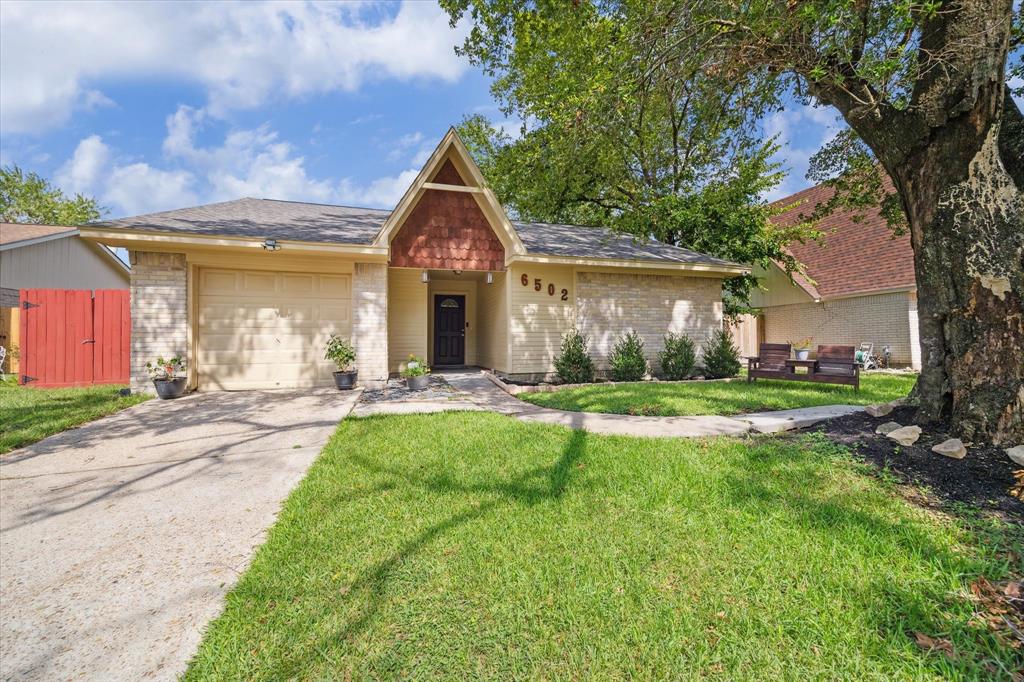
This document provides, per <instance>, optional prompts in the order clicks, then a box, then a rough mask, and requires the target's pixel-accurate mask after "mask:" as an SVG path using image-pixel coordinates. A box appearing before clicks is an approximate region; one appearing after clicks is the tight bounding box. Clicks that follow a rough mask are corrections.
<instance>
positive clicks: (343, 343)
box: [324, 334, 356, 372]
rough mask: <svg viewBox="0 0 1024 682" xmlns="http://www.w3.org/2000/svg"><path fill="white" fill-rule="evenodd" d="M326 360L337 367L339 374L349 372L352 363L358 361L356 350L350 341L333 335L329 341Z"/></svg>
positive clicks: (325, 355) (325, 354)
mask: <svg viewBox="0 0 1024 682" xmlns="http://www.w3.org/2000/svg"><path fill="white" fill-rule="evenodd" d="M324 359H325V360H330V361H331V362H333V363H334V364H335V365H337V366H338V371H339V372H348V371H349V370H350V369H351V367H352V363H353V362H355V361H356V349H355V348H353V347H352V342H350V341H349V340H348V339H343V338H341V337H340V336H336V335H334V334H331V338H330V339H329V340H328V341H327V348H326V349H325V352H324Z"/></svg>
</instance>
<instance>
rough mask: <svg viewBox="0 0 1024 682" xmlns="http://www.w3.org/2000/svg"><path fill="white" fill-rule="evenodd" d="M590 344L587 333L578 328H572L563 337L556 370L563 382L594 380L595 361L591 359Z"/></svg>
mask: <svg viewBox="0 0 1024 682" xmlns="http://www.w3.org/2000/svg"><path fill="white" fill-rule="evenodd" d="M588 345H589V341H588V339H587V337H586V335H585V334H583V333H581V332H580V331H579V330H577V329H570V330H569V331H568V332H566V333H565V336H563V337H562V347H561V349H560V350H559V352H558V357H556V358H555V372H556V373H557V374H558V378H559V379H560V380H561V381H562V382H563V383H566V384H587V383H590V382H591V381H593V380H594V361H593V360H591V359H590V353H589V349H588Z"/></svg>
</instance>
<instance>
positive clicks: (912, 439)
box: [885, 426, 921, 445]
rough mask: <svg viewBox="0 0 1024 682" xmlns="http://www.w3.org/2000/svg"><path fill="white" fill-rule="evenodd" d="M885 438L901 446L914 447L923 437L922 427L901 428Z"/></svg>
mask: <svg viewBox="0 0 1024 682" xmlns="http://www.w3.org/2000/svg"><path fill="white" fill-rule="evenodd" d="M885 437H886V438H891V439H892V440H894V441H896V442H897V443H899V444H900V445H913V444H914V443H916V442H917V439H918V438H920V437H921V427H920V426H901V427H900V428H898V429H895V430H893V431H890V432H889V433H887V434H885Z"/></svg>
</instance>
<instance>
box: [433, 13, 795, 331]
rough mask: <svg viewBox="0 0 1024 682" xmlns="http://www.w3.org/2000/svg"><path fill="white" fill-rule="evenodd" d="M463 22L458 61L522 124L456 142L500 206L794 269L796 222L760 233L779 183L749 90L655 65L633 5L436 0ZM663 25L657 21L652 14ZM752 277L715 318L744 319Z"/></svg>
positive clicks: (478, 131)
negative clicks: (488, 77)
mask: <svg viewBox="0 0 1024 682" xmlns="http://www.w3.org/2000/svg"><path fill="white" fill-rule="evenodd" d="M443 4H444V6H445V7H446V8H447V9H448V10H449V12H450V13H451V14H452V17H453V18H456V17H460V16H462V15H463V14H465V13H469V14H471V15H472V18H473V20H474V23H475V26H474V29H473V31H472V32H471V34H470V36H469V38H468V39H467V40H466V42H465V44H464V45H463V47H462V51H463V52H464V53H465V54H467V55H468V56H469V57H470V59H471V60H473V61H474V62H475V63H476V64H479V65H480V66H482V67H483V68H484V70H485V71H486V72H488V73H490V74H492V75H494V76H496V80H495V81H494V85H493V87H492V92H493V93H494V95H495V96H496V97H497V98H498V100H499V101H500V102H501V104H502V106H503V108H504V110H505V112H506V113H507V114H515V115H517V116H518V117H519V118H520V119H521V120H523V121H525V122H527V123H528V125H526V124H524V126H523V128H522V130H521V133H522V134H521V136H519V137H518V138H517V139H512V138H511V137H509V136H508V135H507V134H506V133H505V132H503V131H501V130H497V129H495V128H493V127H492V126H491V125H490V123H489V121H487V119H485V118H483V117H481V116H473V117H469V118H467V119H465V120H464V121H463V122H462V124H461V125H460V126H459V132H460V134H461V135H462V137H463V139H465V140H466V142H467V146H468V147H469V149H470V152H471V153H472V154H473V156H474V159H475V160H476V161H477V163H478V164H479V165H480V167H481V169H482V171H483V173H484V176H485V177H486V178H487V179H488V182H489V183H490V184H491V185H492V187H493V188H494V190H495V192H496V194H497V195H498V197H499V199H500V200H501V201H502V203H503V204H504V205H505V206H506V207H508V208H509V209H510V211H511V212H513V213H515V214H517V215H518V216H519V217H520V218H523V219H527V220H542V221H551V222H560V223H569V224H580V225H603V226H608V227H611V228H613V229H615V230H618V231H620V232H624V233H627V234H631V235H633V236H634V237H635V238H637V239H638V240H646V239H648V238H650V237H655V238H657V239H659V240H661V241H664V242H667V243H670V244H676V245H679V246H682V247H685V248H690V249H694V250H697V251H701V252H705V253H709V254H711V255H714V256H718V257H721V258H726V259H729V260H734V261H739V262H744V263H760V264H762V265H765V266H767V265H768V264H769V263H770V261H773V260H774V261H777V262H780V263H782V264H783V265H784V266H785V267H787V268H788V269H795V268H797V267H798V264H797V263H796V261H795V260H794V259H793V258H792V256H790V255H789V252H788V251H787V250H786V249H785V246H786V244H787V243H789V242H791V241H793V240H803V239H806V238H808V237H810V236H813V234H812V230H811V228H810V226H809V225H808V224H805V223H800V224H796V225H793V226H790V227H787V228H785V229H781V230H780V229H774V228H772V227H771V226H770V224H769V217H770V216H771V215H772V212H773V210H774V209H773V208H771V207H770V206H768V205H766V204H765V203H764V202H763V201H762V200H761V198H760V197H761V196H763V195H764V194H765V193H766V192H768V191H769V190H771V189H772V188H773V187H775V186H776V185H777V184H778V182H779V180H780V179H781V177H782V172H781V169H779V168H778V167H777V166H775V165H774V164H773V163H772V162H771V161H770V157H771V156H772V154H773V153H774V152H775V151H776V149H777V147H776V145H775V142H774V141H773V140H767V141H766V140H764V139H763V137H762V134H761V130H760V128H759V126H758V125H757V124H756V119H757V117H758V115H760V114H763V113H765V112H766V111H768V110H769V109H770V108H771V107H772V106H773V105H774V104H775V101H776V94H775V92H774V90H773V89H772V88H771V87H769V86H766V85H765V84H764V83H762V82H758V81H755V80H751V79H735V78H733V77H732V74H731V73H729V72H728V71H726V70H723V69H722V68H721V65H720V64H717V63H714V62H694V61H692V60H686V61H684V60H674V61H672V62H668V61H660V60H659V56H658V54H657V53H656V52H655V51H653V50H652V48H653V47H654V46H657V45H658V40H657V37H658V34H659V32H660V31H663V30H665V29H666V26H662V27H660V28H659V27H652V26H650V25H648V24H647V19H648V18H650V17H649V15H648V14H647V12H646V11H645V10H644V7H645V5H644V4H643V3H635V2H625V1H621V2H602V3H590V2H580V3H541V4H540V5H539V6H538V8H537V9H524V8H523V7H522V6H521V5H519V4H518V3H508V2H506V1H504V0H491V1H485V0H480V1H475V2H471V1H470V0H446V1H445V2H443ZM666 21H668V18H666ZM753 284H754V280H753V278H752V277H749V276H746V277H739V278H735V279H733V280H729V281H728V282H727V284H726V290H727V292H728V293H729V294H730V296H729V297H728V299H727V300H728V305H729V309H728V310H727V312H728V313H729V314H735V313H739V312H744V311H746V310H747V308H746V305H745V304H746V301H747V299H748V296H749V293H750V290H751V288H752V286H753Z"/></svg>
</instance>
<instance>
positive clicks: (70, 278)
mask: <svg viewBox="0 0 1024 682" xmlns="http://www.w3.org/2000/svg"><path fill="white" fill-rule="evenodd" d="M99 248H101V247H99V246H95V245H90V244H88V243H87V242H85V241H84V240H83V239H82V238H81V237H65V238H64V239H53V240H51V241H48V242H41V243H39V244H30V245H29V246H22V247H20V248H16V249H7V250H5V251H0V288H4V289H127V288H128V287H129V275H128V271H127V270H126V269H124V268H122V267H121V266H120V265H118V264H117V263H114V262H112V261H111V260H110V259H109V258H107V257H106V256H104V255H101V254H100V253H98V251H97V249H99Z"/></svg>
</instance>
